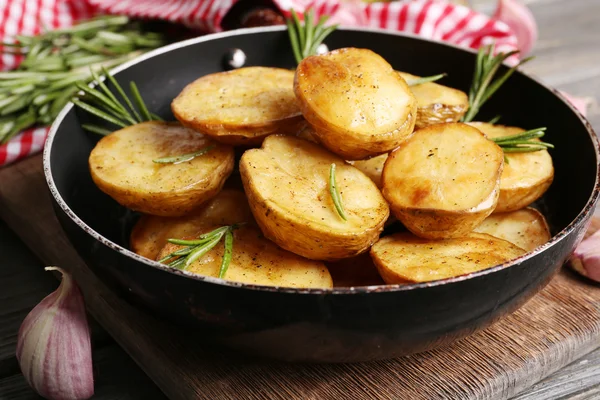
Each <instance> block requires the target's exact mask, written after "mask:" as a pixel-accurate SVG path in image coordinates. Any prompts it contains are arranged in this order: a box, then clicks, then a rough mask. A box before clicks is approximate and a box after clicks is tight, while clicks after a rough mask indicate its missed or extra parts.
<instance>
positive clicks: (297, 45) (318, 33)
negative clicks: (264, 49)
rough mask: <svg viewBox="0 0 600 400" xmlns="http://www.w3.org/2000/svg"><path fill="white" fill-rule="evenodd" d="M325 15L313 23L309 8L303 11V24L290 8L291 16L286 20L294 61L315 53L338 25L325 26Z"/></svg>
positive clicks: (313, 17) (311, 11)
mask: <svg viewBox="0 0 600 400" xmlns="http://www.w3.org/2000/svg"><path fill="white" fill-rule="evenodd" d="M327 18H328V17H327V16H322V17H321V18H320V19H319V21H318V22H317V23H316V24H315V13H314V10H313V9H312V8H311V9H310V10H308V11H307V12H305V13H304V24H302V22H300V19H299V18H298V14H296V11H294V10H292V18H288V19H287V21H286V25H287V30H288V34H289V36H290V43H291V45H292V50H293V51H294V57H295V58H296V62H297V63H298V64H300V62H301V61H302V60H303V59H305V58H306V57H308V56H312V55H315V54H317V49H318V48H319V46H320V45H321V43H322V42H323V40H325V38H326V37H327V36H329V34H330V33H331V32H333V31H334V30H336V29H337V27H338V25H331V26H325V22H327Z"/></svg>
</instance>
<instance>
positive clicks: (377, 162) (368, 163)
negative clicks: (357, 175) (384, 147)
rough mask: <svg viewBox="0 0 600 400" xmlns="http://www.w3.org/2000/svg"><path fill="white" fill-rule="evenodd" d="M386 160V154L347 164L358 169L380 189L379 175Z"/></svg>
mask: <svg viewBox="0 0 600 400" xmlns="http://www.w3.org/2000/svg"><path fill="white" fill-rule="evenodd" d="M387 158H388V155H387V154H382V155H380V156H376V157H373V158H369V159H368V160H357V161H349V163H350V164H352V165H354V166H355V167H356V168H358V169H360V170H361V171H362V172H363V173H364V174H365V175H366V176H368V177H369V178H371V180H372V181H373V182H374V183H375V184H376V185H377V187H378V188H380V189H381V174H382V173H383V166H384V165H385V161H386V160H387Z"/></svg>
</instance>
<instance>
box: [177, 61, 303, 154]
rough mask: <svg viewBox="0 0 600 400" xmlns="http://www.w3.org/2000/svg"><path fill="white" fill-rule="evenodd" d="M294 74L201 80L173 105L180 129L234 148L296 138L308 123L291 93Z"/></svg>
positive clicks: (264, 70) (242, 73)
mask: <svg viewBox="0 0 600 400" xmlns="http://www.w3.org/2000/svg"><path fill="white" fill-rule="evenodd" d="M293 84H294V72H293V71H290V70H286V69H282V68H270V67H247V68H239V69H236V70H233V71H227V72H218V73H214V74H210V75H206V76H203V77H201V78H199V79H197V80H196V81H194V82H192V83H190V84H189V85H187V86H186V87H185V88H184V89H183V91H182V92H181V93H180V94H179V95H178V96H177V97H176V98H175V99H174V100H173V102H172V103H171V110H172V111H173V114H174V115H175V118H177V119H178V120H179V121H180V122H181V123H182V124H183V125H184V126H187V127H189V128H191V129H194V130H197V131H198V132H201V133H204V134H206V135H209V136H211V137H212V138H213V139H214V140H216V141H218V142H221V143H225V144H229V145H234V146H255V145H260V143H262V141H263V139H264V138H265V137H266V136H268V135H270V134H272V133H287V134H295V133H296V132H297V131H298V130H300V129H301V128H302V127H303V126H304V125H305V124H306V121H305V120H304V118H303V117H302V114H301V113H300V109H299V108H298V105H297V103H296V99H295V97H294V91H293Z"/></svg>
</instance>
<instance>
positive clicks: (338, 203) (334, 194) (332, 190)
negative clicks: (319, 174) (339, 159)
mask: <svg viewBox="0 0 600 400" xmlns="http://www.w3.org/2000/svg"><path fill="white" fill-rule="evenodd" d="M329 194H330V195H331V199H332V200H333V204H334V206H335V210H336V211H337V213H338V215H339V216H340V218H341V219H343V220H344V221H347V219H346V213H345V212H344V205H343V204H342V196H341V195H340V191H339V190H338V187H337V182H336V179H335V163H333V164H331V166H330V167H329Z"/></svg>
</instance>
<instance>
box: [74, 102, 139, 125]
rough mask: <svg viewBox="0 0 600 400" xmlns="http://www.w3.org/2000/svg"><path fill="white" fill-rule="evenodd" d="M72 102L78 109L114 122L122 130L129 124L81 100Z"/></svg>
mask: <svg viewBox="0 0 600 400" xmlns="http://www.w3.org/2000/svg"><path fill="white" fill-rule="evenodd" d="M72 102H73V104H75V105H76V106H77V107H79V108H81V109H83V110H85V111H87V112H89V113H90V114H93V115H95V116H97V117H100V118H102V119H104V120H106V121H108V122H112V123H113V124H115V125H117V126H120V127H121V128H125V127H127V124H126V123H124V122H123V121H121V120H118V119H116V118H114V117H113V116H111V115H109V114H107V113H106V112H104V111H102V110H100V109H98V108H96V107H94V106H90V105H89V104H86V103H84V102H82V101H80V100H79V99H73V100H72Z"/></svg>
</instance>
